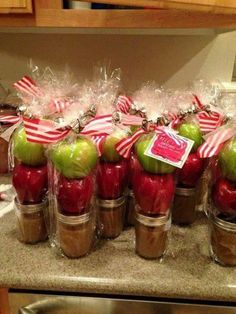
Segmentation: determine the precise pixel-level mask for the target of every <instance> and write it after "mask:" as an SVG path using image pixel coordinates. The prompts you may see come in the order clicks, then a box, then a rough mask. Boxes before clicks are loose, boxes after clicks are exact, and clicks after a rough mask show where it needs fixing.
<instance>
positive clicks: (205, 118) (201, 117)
mask: <svg viewBox="0 0 236 314" xmlns="http://www.w3.org/2000/svg"><path fill="white" fill-rule="evenodd" d="M197 119H198V123H199V127H200V129H201V131H202V132H204V133H208V132H211V131H214V130H215V129H216V128H218V127H219V126H221V124H222V121H223V116H222V114H220V113H219V112H216V111H212V112H209V113H208V112H206V111H202V112H199V113H198V114H197Z"/></svg>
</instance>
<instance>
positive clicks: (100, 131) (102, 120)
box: [81, 114, 113, 136]
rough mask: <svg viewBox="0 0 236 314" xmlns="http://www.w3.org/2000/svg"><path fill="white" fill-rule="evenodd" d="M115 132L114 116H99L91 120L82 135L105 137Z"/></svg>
mask: <svg viewBox="0 0 236 314" xmlns="http://www.w3.org/2000/svg"><path fill="white" fill-rule="evenodd" d="M112 131H113V124H112V115H110V114H108V115H103V116H98V117H95V118H93V119H92V120H90V121H89V122H88V123H87V124H86V126H85V127H84V129H83V131H82V132H81V134H83V135H90V136H105V135H108V134H111V133H112Z"/></svg>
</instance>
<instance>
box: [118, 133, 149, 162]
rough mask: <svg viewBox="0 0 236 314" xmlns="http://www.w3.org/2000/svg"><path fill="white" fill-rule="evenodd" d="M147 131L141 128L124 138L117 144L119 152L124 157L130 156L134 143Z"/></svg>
mask: <svg viewBox="0 0 236 314" xmlns="http://www.w3.org/2000/svg"><path fill="white" fill-rule="evenodd" d="M145 133H147V132H146V131H145V130H144V129H139V130H137V131H136V132H134V133H133V134H132V135H131V136H129V137H127V138H124V139H122V140H121V141H120V142H119V143H117V144H116V150H117V152H118V153H119V154H120V155H121V156H122V157H124V158H129V157H130V155H131V152H132V148H133V145H134V144H135V143H136V142H137V140H138V139H139V138H140V136H141V135H142V134H145Z"/></svg>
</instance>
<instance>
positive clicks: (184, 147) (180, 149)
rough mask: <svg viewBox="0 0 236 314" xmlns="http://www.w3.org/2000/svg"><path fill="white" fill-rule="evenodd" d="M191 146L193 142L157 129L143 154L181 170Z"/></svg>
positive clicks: (165, 130) (165, 129)
mask: <svg viewBox="0 0 236 314" xmlns="http://www.w3.org/2000/svg"><path fill="white" fill-rule="evenodd" d="M193 144H194V141H192V140H190V139H188V138H186V137H183V136H180V135H177V134H176V133H175V132H173V131H172V130H169V129H167V128H163V129H158V130H157V131H156V134H155V135H154V136H153V138H152V140H151V143H150V145H149V146H148V148H147V149H146V151H145V153H144V154H145V155H146V156H149V157H152V158H155V159H157V160H160V161H163V162H165V163H167V164H170V165H172V166H175V167H177V168H182V167H183V165H184V163H185V161H186V159H187V157H188V155H189V153H190V151H191V148H192V146H193Z"/></svg>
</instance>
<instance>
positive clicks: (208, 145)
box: [198, 125, 236, 158]
mask: <svg viewBox="0 0 236 314" xmlns="http://www.w3.org/2000/svg"><path fill="white" fill-rule="evenodd" d="M235 134H236V126H233V127H229V126H227V125H224V126H222V127H220V128H218V129H217V130H215V131H213V132H211V133H209V134H208V135H207V138H206V141H205V142H204V143H203V144H202V145H201V146H200V147H199V148H198V155H199V157H201V158H208V157H212V156H215V155H217V154H218V153H219V152H220V150H221V148H222V146H223V144H224V143H225V142H226V141H228V140H229V139H230V138H231V137H233V136H234V135H235Z"/></svg>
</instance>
